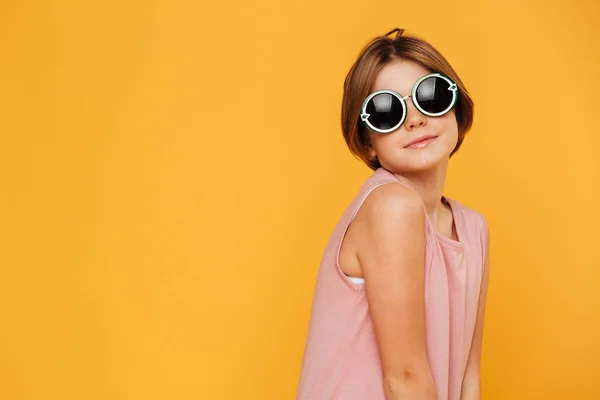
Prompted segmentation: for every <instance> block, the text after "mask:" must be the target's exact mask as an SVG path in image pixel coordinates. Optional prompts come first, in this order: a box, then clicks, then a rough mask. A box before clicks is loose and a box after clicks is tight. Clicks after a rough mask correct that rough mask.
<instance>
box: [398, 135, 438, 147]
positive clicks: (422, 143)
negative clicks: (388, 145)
mask: <svg viewBox="0 0 600 400" xmlns="http://www.w3.org/2000/svg"><path fill="white" fill-rule="evenodd" d="M435 139H437V136H434V137H430V138H427V139H424V140H421V141H419V142H416V143H413V144H411V145H410V146H406V147H404V148H405V149H420V148H423V147H425V146H427V145H428V144H429V143H431V142H433V141H434V140H435Z"/></svg>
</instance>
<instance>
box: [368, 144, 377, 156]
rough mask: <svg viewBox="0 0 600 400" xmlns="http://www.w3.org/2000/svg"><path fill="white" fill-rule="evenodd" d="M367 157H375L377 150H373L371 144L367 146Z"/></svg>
mask: <svg viewBox="0 0 600 400" xmlns="http://www.w3.org/2000/svg"><path fill="white" fill-rule="evenodd" d="M369 157H371V158H375V157H377V152H375V149H374V148H373V146H369Z"/></svg>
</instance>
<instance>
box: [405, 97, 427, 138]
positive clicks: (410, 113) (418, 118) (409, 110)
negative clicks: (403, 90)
mask: <svg viewBox="0 0 600 400" xmlns="http://www.w3.org/2000/svg"><path fill="white" fill-rule="evenodd" d="M408 98H410V99H411V100H412V97H411V96H408ZM411 100H408V99H407V101H406V121H405V123H404V125H405V128H406V129H408V130H412V129H415V128H416V127H417V126H425V125H427V116H426V115H423V114H422V113H421V112H420V111H419V110H417V108H416V107H415V105H414V104H413V102H412V101H411Z"/></svg>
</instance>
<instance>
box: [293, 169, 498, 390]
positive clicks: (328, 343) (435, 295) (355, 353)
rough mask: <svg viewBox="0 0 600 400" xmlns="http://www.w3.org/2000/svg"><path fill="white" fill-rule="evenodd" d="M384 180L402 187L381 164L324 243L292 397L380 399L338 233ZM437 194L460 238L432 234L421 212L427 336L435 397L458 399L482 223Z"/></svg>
mask: <svg viewBox="0 0 600 400" xmlns="http://www.w3.org/2000/svg"><path fill="white" fill-rule="evenodd" d="M388 183H400V184H403V185H404V183H403V182H401V181H399V180H398V179H397V178H396V176H395V175H394V174H392V173H391V172H389V171H387V170H386V169H384V168H379V169H378V170H376V171H374V173H373V174H372V175H371V177H370V178H369V179H367V181H366V182H365V183H364V184H363V186H362V187H361V188H360V190H359V192H358V194H357V195H356V197H355V198H354V199H353V200H352V202H351V203H350V205H349V207H348V208H347V209H346V211H345V212H344V214H343V215H342V217H341V219H340V220H339V222H338V223H337V225H336V227H335V229H334V231H333V233H332V235H331V237H330V239H329V241H328V243H327V245H326V247H325V251H324V253H323V257H322V260H321V264H320V268H319V271H318V275H317V280H316V286H315V291H314V296H313V302H312V308H311V316H310V322H309V327H308V334H307V339H306V345H305V348H304V356H303V360H302V366H301V373H300V379H299V384H298V391H297V397H296V400H337V399H339V400H385V393H384V390H383V379H382V371H381V364H380V359H379V350H378V347H377V341H376V337H375V332H374V330H373V325H372V321H371V318H370V315H369V305H368V303H367V296H366V292H365V285H364V284H360V283H355V282H353V281H352V280H350V279H349V278H348V277H347V276H346V275H345V274H344V272H343V271H342V270H341V268H340V266H339V258H338V257H339V251H340V247H341V245H342V238H343V237H344V235H345V234H346V230H347V229H348V226H349V224H350V222H351V221H352V219H353V218H354V216H355V215H356V212H357V211H358V209H359V207H360V206H361V205H362V203H363V201H364V200H365V198H366V197H367V196H368V195H369V193H370V192H371V191H372V190H373V189H374V188H376V187H377V186H380V185H383V184H388ZM407 187H408V186H407ZM443 197H444V199H446V201H447V202H448V203H449V205H450V207H451V209H452V214H453V216H454V223H455V226H456V231H457V236H458V239H459V241H455V240H452V239H450V238H448V237H446V236H444V235H442V234H440V233H439V232H437V230H435V228H434V227H433V225H431V223H430V221H429V218H428V216H427V215H426V218H425V224H426V229H425V232H426V240H425V324H426V326H425V331H426V337H425V340H426V347H427V358H428V360H429V365H430V367H431V372H432V375H433V379H434V381H435V386H436V389H437V393H438V400H442V399H443V400H460V393H461V386H462V379H463V376H464V372H465V369H466V366H467V360H468V358H469V351H470V348H471V342H472V339H473V332H474V328H475V321H476V317H477V304H478V300H479V293H480V287H481V279H482V272H483V264H484V256H485V247H484V246H485V243H486V242H485V240H486V235H487V221H486V219H485V218H484V216H483V215H482V214H480V213H479V212H477V211H474V210H472V209H469V208H467V207H466V206H463V205H462V204H460V203H459V202H458V201H456V200H452V199H450V198H448V197H446V196H443ZM399 240H402V239H401V238H399Z"/></svg>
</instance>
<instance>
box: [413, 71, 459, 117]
mask: <svg viewBox="0 0 600 400" xmlns="http://www.w3.org/2000/svg"><path fill="white" fill-rule="evenodd" d="M449 88H450V83H449V82H448V81H447V80H445V79H443V78H437V77H431V78H427V79H425V80H424V81H422V82H421V83H420V84H419V87H418V88H417V93H416V99H415V100H416V101H417V103H419V106H420V107H421V108H422V109H423V110H425V111H426V112H428V113H432V114H437V113H440V112H442V111H445V110H446V109H448V107H450V105H451V104H452V99H453V95H454V92H453V91H452V90H449Z"/></svg>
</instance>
